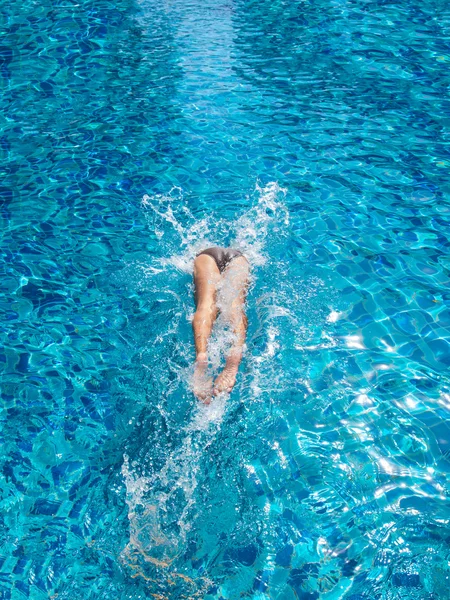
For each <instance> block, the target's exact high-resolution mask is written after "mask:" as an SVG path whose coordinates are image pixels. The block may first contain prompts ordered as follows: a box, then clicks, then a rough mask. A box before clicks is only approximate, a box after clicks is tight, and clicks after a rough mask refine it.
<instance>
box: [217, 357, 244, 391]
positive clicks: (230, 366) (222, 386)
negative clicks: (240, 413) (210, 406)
mask: <svg viewBox="0 0 450 600" xmlns="http://www.w3.org/2000/svg"><path fill="white" fill-rule="evenodd" d="M240 362H241V357H240V356H239V357H231V356H230V357H228V358H227V362H226V363H225V368H224V370H223V371H222V373H220V375H219V376H218V377H217V379H216V381H215V382H214V395H215V396H218V395H219V394H221V393H222V392H227V393H228V394H229V393H230V392H231V390H232V389H233V387H234V384H235V383H236V375H237V372H238V369H239V363H240Z"/></svg>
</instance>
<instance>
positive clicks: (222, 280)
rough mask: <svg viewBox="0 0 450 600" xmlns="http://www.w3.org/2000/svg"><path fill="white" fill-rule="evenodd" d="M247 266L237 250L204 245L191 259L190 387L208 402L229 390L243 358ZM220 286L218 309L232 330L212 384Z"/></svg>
mask: <svg viewBox="0 0 450 600" xmlns="http://www.w3.org/2000/svg"><path fill="white" fill-rule="evenodd" d="M249 270H250V266H249V263H248V260H247V259H246V258H245V256H244V255H243V254H242V252H240V251H239V250H234V249H232V248H220V247H218V246H216V247H214V248H207V249H206V250H203V251H202V252H200V254H198V255H197V257H196V258H195V262H194V285H195V304H196V311H195V314H194V318H193V321H192V327H193V330H194V341H195V353H196V359H195V366H194V379H193V388H194V394H195V395H196V396H197V398H198V399H199V400H202V401H203V402H205V403H206V404H209V402H210V401H211V398H212V396H217V395H218V394H220V393H222V392H228V393H229V392H231V390H232V389H233V386H234V384H235V382H236V375H237V372H238V369H239V364H240V362H241V358H242V352H243V348H244V343H245V336H246V333H247V316H246V314H245V298H246V295H247V287H248V277H249ZM219 286H220V289H221V292H222V294H221V296H223V298H222V299H221V300H222V301H221V306H220V311H221V313H222V316H223V317H224V319H225V321H226V322H227V323H228V325H229V326H230V327H231V329H232V332H233V336H234V339H233V342H232V344H231V348H230V349H229V351H228V353H227V356H226V362H225V367H224V369H223V371H222V372H221V373H220V374H219V375H218V377H217V379H216V381H215V382H214V384H213V381H212V379H211V377H209V375H208V354H207V349H208V340H209V337H210V335H211V331H212V328H213V325H214V321H215V320H216V317H217V313H218V307H217V303H216V300H217V289H218V287H219Z"/></svg>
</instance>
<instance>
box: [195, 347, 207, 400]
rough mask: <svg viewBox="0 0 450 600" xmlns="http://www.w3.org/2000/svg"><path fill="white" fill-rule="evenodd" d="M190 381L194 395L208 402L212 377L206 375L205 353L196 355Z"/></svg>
mask: <svg viewBox="0 0 450 600" xmlns="http://www.w3.org/2000/svg"><path fill="white" fill-rule="evenodd" d="M192 383H193V388H194V395H195V396H196V397H197V398H198V399H199V400H201V401H202V402H204V403H205V404H209V403H210V402H211V396H212V378H211V377H209V376H208V358H207V356H206V354H199V355H198V356H197V359H196V361H195V365H194V377H193V381H192Z"/></svg>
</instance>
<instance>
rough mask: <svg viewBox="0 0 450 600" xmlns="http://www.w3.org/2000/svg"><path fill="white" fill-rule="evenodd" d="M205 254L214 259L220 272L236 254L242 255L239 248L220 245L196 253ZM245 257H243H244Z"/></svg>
mask: <svg viewBox="0 0 450 600" xmlns="http://www.w3.org/2000/svg"><path fill="white" fill-rule="evenodd" d="M201 254H207V255H208V256H211V258H213V259H214V260H215V261H216V265H217V268H218V269H219V271H220V272H221V273H223V272H224V271H225V269H226V268H227V266H228V265H229V264H230V262H231V261H232V260H233V258H237V257H238V256H244V255H243V254H242V252H241V251H240V250H234V249H233V248H221V247H220V246H214V248H206V250H202V251H201V252H199V253H198V254H197V256H200V255H201ZM244 258H245V257H244Z"/></svg>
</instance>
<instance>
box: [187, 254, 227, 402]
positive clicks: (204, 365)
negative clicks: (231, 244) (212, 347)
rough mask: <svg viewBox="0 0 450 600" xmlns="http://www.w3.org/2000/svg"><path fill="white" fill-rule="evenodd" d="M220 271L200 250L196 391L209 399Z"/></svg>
mask: <svg viewBox="0 0 450 600" xmlns="http://www.w3.org/2000/svg"><path fill="white" fill-rule="evenodd" d="M219 281H220V272H219V269H218V267H217V265H216V261H215V260H214V259H213V258H212V257H211V256H208V255H207V254H200V256H197V258H196V259H195V262H194V285H195V303H196V307H197V308H196V311H195V314H194V318H193V320H192V328H193V330H194V341H195V354H196V359H195V366H194V380H193V387H194V394H195V395H196V396H197V398H198V399H199V400H203V401H205V402H207V403H209V402H210V400H211V396H212V379H211V378H210V377H208V355H207V350H208V340H209V336H210V335H211V330H212V327H213V324H214V321H215V320H216V317H217V306H216V289H217V284H218V283H219Z"/></svg>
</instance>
